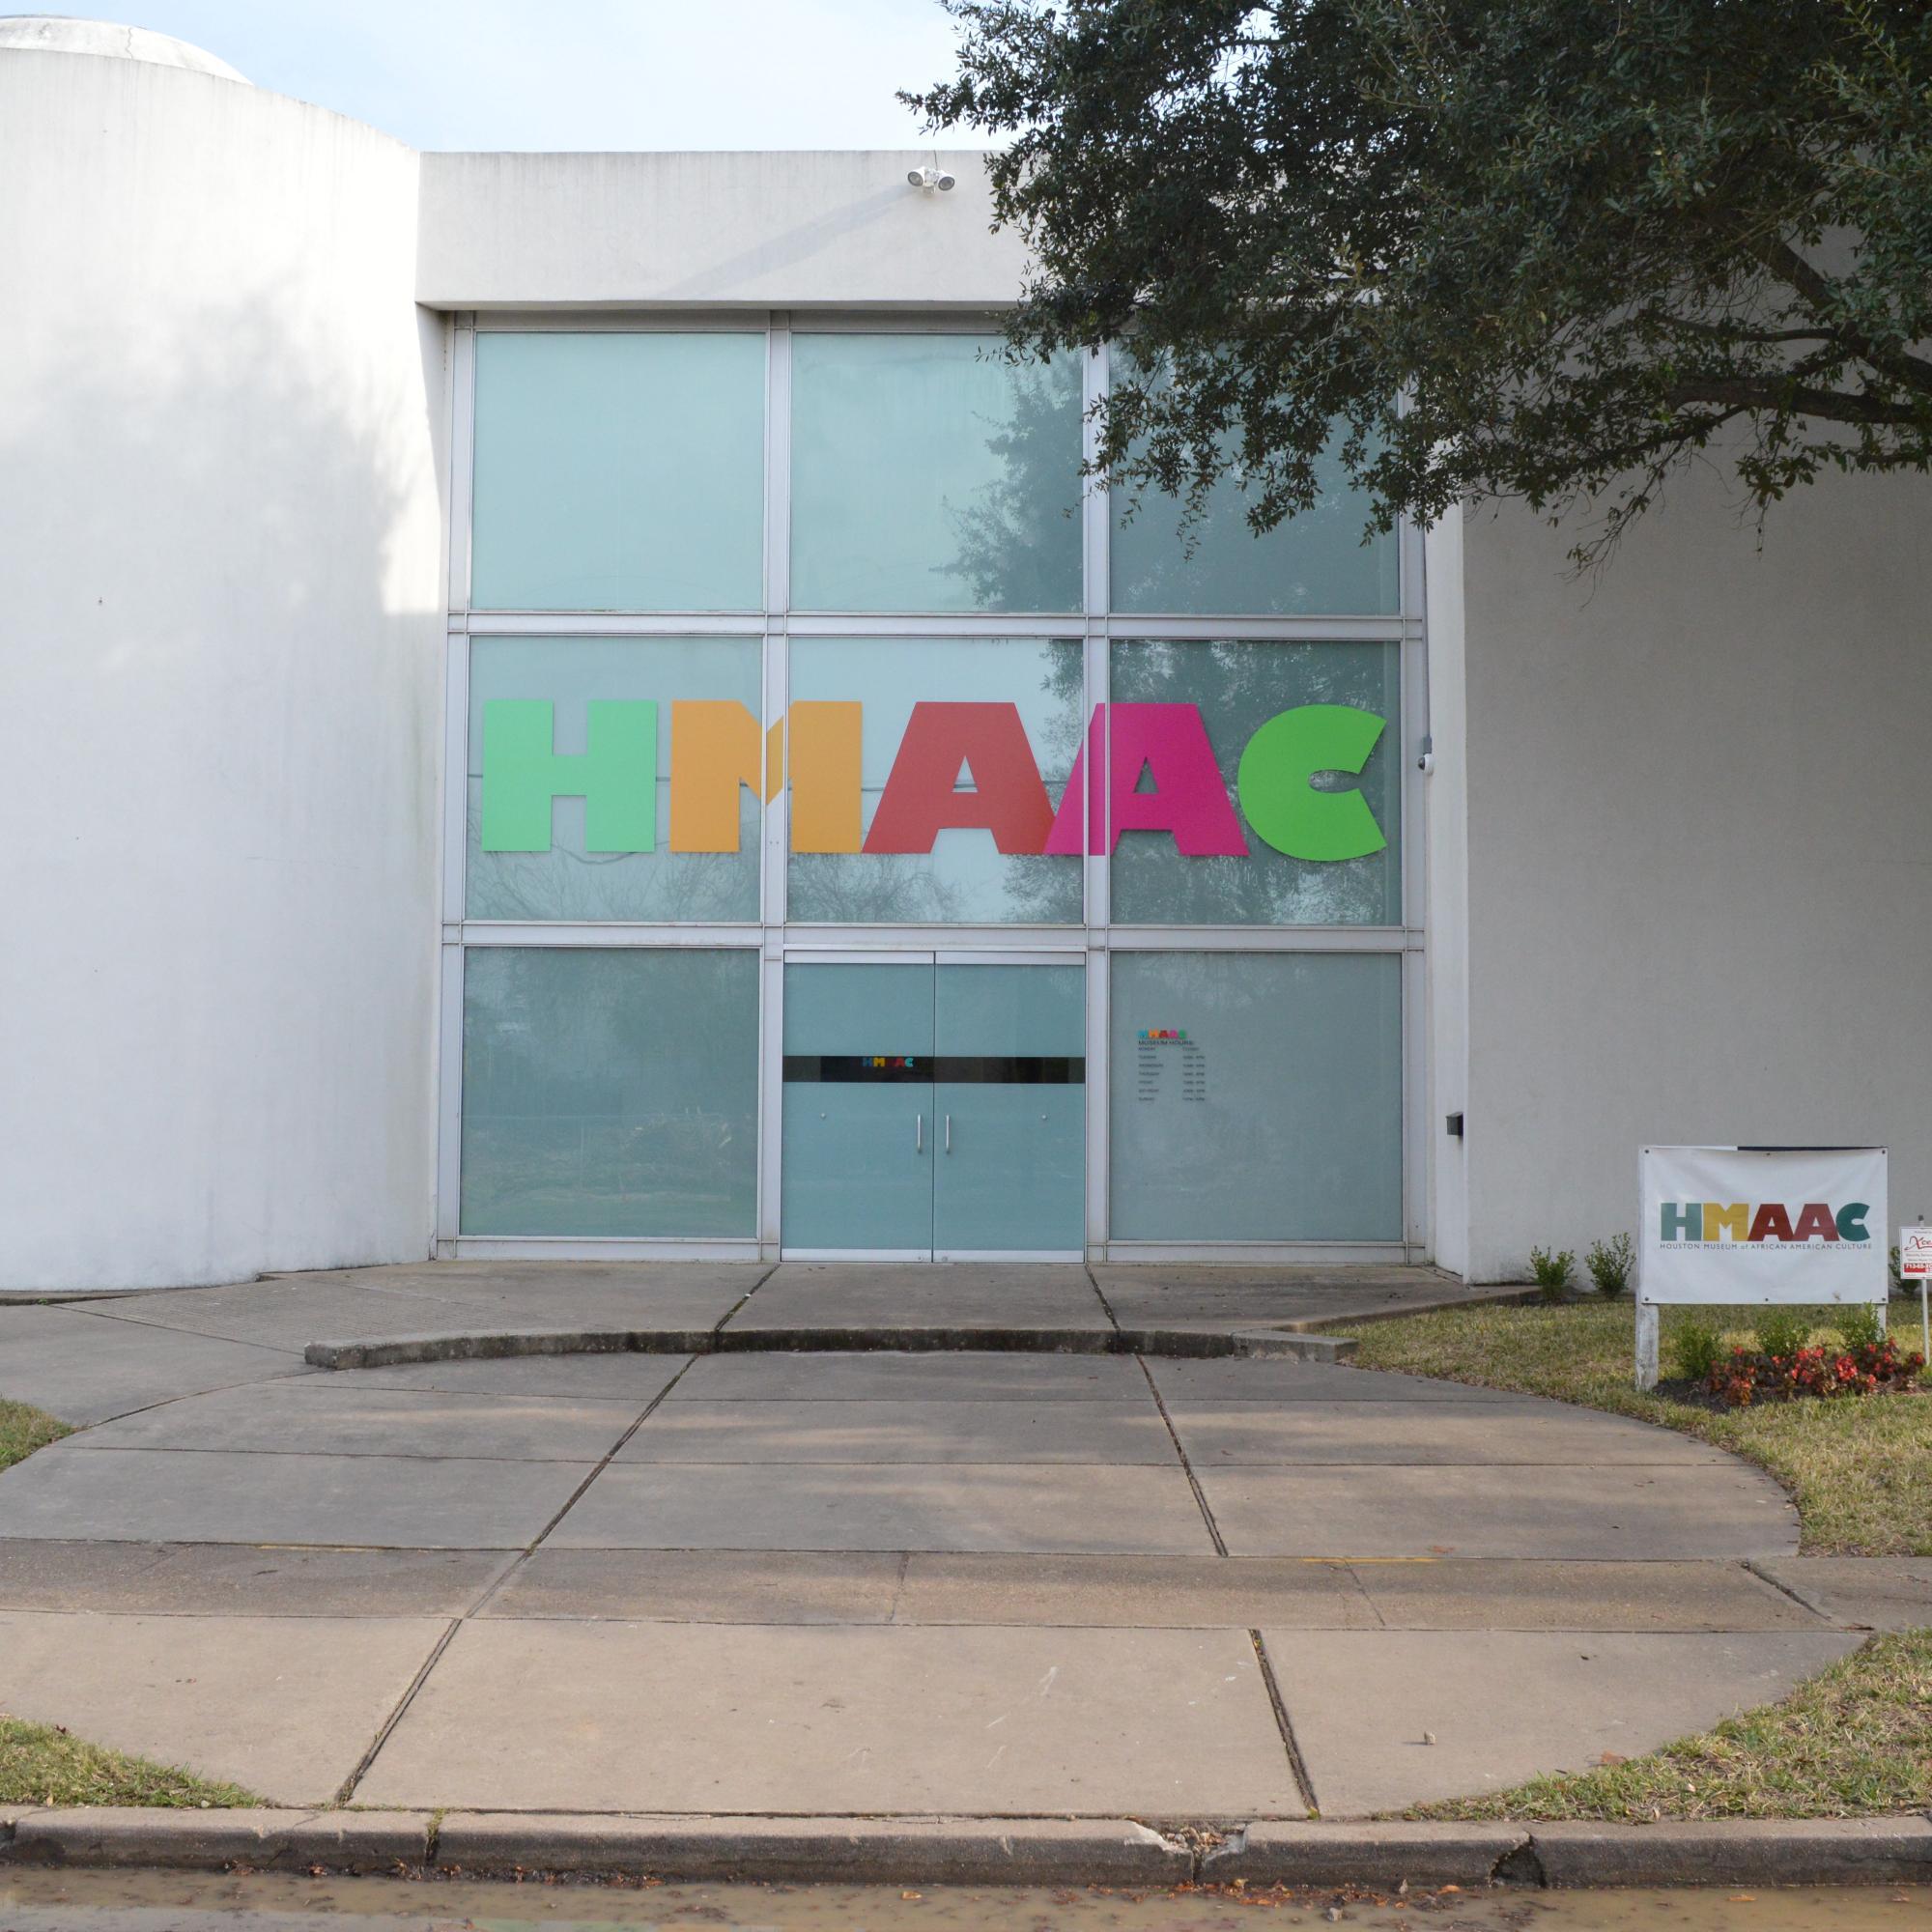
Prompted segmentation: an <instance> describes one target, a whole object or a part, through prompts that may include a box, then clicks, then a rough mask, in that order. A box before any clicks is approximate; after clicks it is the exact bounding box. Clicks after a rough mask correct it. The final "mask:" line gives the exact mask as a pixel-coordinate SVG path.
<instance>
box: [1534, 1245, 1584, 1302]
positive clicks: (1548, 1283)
mask: <svg viewBox="0 0 1932 1932" xmlns="http://www.w3.org/2000/svg"><path fill="white" fill-rule="evenodd" d="M1576 1269H1577V1257H1576V1254H1575V1253H1574V1252H1573V1251H1572V1250H1571V1249H1569V1248H1559V1249H1557V1251H1556V1252H1555V1253H1554V1254H1551V1253H1550V1252H1549V1250H1548V1248H1531V1249H1530V1251H1529V1278H1530V1280H1532V1281H1533V1282H1535V1284H1536V1285H1537V1287H1538V1288H1540V1289H1541V1290H1542V1291H1543V1298H1544V1299H1545V1300H1546V1301H1555V1300H1557V1299H1559V1298H1560V1297H1561V1295H1562V1293H1563V1292H1564V1290H1565V1289H1567V1288H1568V1287H1569V1286H1570V1277H1571V1276H1572V1275H1573V1274H1574V1273H1575V1272H1576Z"/></svg>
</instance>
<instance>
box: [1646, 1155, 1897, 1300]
mask: <svg viewBox="0 0 1932 1932" xmlns="http://www.w3.org/2000/svg"><path fill="white" fill-rule="evenodd" d="M1640 1168H1641V1185H1640V1203H1641V1205H1640V1212H1641V1214H1642V1234H1641V1236H1640V1239H1639V1243H1638V1279H1637V1295H1638V1298H1639V1300H1640V1301H1642V1302H1644V1303H1649V1304H1656V1303H1660V1302H1662V1303H1673V1302H1674V1303H1686V1302H1689V1303H1693V1304H1694V1303H1716V1304H1726V1303H1728V1304H1737V1303H1749V1302H1821V1303H1823V1302H1854V1301H1884V1300H1885V1299H1886V1298H1887V1296H1888V1295H1889V1293H1890V1289H1891V1271H1890V1266H1889V1261H1888V1258H1887V1255H1886V1251H1885V1241H1886V1234H1885V1231H1886V1226H1887V1223H1886V1198H1885V1196H1886V1152H1885V1150H1884V1149H1883V1148H1645V1149H1644V1150H1643V1153H1642V1157H1641V1161H1640Z"/></svg>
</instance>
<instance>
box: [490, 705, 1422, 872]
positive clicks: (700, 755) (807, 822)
mask: <svg viewBox="0 0 1932 1932" xmlns="http://www.w3.org/2000/svg"><path fill="white" fill-rule="evenodd" d="M863 720H864V707H863V706H862V705H860V704H858V703H847V702H838V703H806V704H795V705H793V707H792V708H791V711H790V712H789V713H788V714H787V715H786V716H785V717H784V718H782V719H781V720H780V721H779V722H778V723H777V724H775V725H772V726H771V727H770V729H769V730H767V729H765V728H763V727H762V726H761V725H759V723H758V721H757V719H756V718H754V717H753V715H752V713H751V711H750V710H749V709H747V707H746V706H744V705H743V704H739V703H735V702H730V701H722V700H717V699H703V700H696V699H694V700H690V701H684V700H679V701H676V702H673V703H672V705H671V707H670V825H669V828H668V844H669V849H670V850H671V851H673V852H735V851H737V849H738V836H739V811H738V800H739V794H740V792H741V791H742V790H743V789H745V788H746V787H750V788H751V789H752V790H753V792H755V793H756V794H757V796H758V797H759V798H760V799H762V800H764V801H766V802H767V803H769V802H770V801H771V800H772V799H775V798H776V797H777V796H778V794H779V789H780V787H781V785H783V784H785V783H786V781H787V778H788V779H789V785H790V795H791V796H790V803H791V849H792V850H793V851H794V852H826V853H838V852H843V853H856V852H867V853H922V852H930V851H931V850H932V847H933V841H934V840H935V839H936V838H938V836H939V835H940V833H942V832H946V831H952V830H962V829H963V830H976V831H981V832H985V833H988V834H990V835H991V837H992V839H993V842H994V844H995V846H997V848H998V849H999V850H1000V851H1001V852H1003V853H1005V854H1008V855H1009V856H1018V855H1021V854H1029V853H1046V854H1061V855H1065V856H1068V857H1077V856H1078V855H1079V854H1081V853H1083V852H1085V853H1102V852H1111V851H1112V850H1114V848H1115V847H1116V846H1117V845H1118V844H1119V843H1120V839H1121V835H1122V833H1126V832H1156V833H1165V834H1166V835H1167V836H1168V837H1170V838H1172V839H1173V840H1174V843H1175V846H1176V847H1177V849H1178V850H1179V851H1181V852H1183V853H1185V854H1187V855H1188V856H1190V857H1193V858H1246V857H1248V856H1249V849H1250V848H1249V845H1248V840H1247V837H1246V835H1245V834H1244V833H1243V831H1242V829H1241V818H1245V819H1246V821H1247V825H1248V829H1249V830H1250V831H1252V832H1253V833H1254V835H1255V836H1256V837H1257V838H1260V839H1261V840H1262V842H1263V843H1264V844H1265V845H1268V846H1271V847H1272V848H1273V849H1274V850H1275V851H1277V852H1283V853H1286V854H1287V855H1288V856H1289V857H1290V858H1293V859H1306V860H1315V861H1337V860H1344V859H1362V858H1367V857H1368V856H1370V855H1371V854H1372V853H1376V852H1379V851H1381V850H1382V849H1383V848H1384V847H1385V846H1386V845H1387V843H1388V839H1387V838H1386V837H1385V836H1384V834H1383V832H1382V828H1381V827H1380V826H1379V825H1378V823H1377V822H1376V815H1375V813H1374V811H1373V810H1370V807H1369V802H1368V800H1367V799H1366V798H1364V797H1363V796H1362V793H1361V792H1360V790H1358V789H1353V788H1343V789H1338V790H1328V789H1318V788H1317V786H1316V784H1315V780H1316V779H1317V778H1319V777H1322V776H1324V775H1327V774H1337V775H1341V776H1344V777H1359V776H1360V774H1361V771H1362V768H1363V767H1364V766H1365V765H1366V764H1367V763H1368V760H1369V754H1370V753H1372V752H1373V751H1374V750H1375V748H1376V746H1377V744H1378V742H1379V740H1380V738H1381V735H1382V732H1383V731H1384V729H1386V727H1387V721H1386V720H1385V719H1383V718H1380V717H1378V715H1377V714H1376V713H1374V712H1372V711H1364V710H1361V709H1359V708H1357V707H1356V706H1354V705H1349V704H1301V705H1296V706H1295V707H1294V708H1293V710H1289V711H1281V712H1277V713H1276V714H1275V715H1274V716H1273V717H1272V718H1270V719H1268V720H1267V722H1266V723H1265V724H1264V725H1262V726H1261V727H1260V728H1259V729H1258V730H1257V731H1256V732H1255V733H1254V735H1253V736H1252V737H1250V738H1249V740H1248V742H1247V745H1246V748H1245V749H1244V750H1243V751H1242V753H1241V757H1240V764H1239V767H1238V769H1237V772H1236V785H1235V791H1236V799H1238V801H1239V804H1240V817H1237V816H1236V811H1235V806H1234V804H1233V803H1232V802H1231V801H1230V799H1229V797H1228V788H1227V786H1226V784H1225V783H1224V782H1223V781H1222V779H1221V772H1220V767H1219V764H1218V762H1217V760H1216V758H1215V755H1214V748H1213V746H1212V744H1210V743H1209V741H1208V727H1207V724H1206V722H1205V721H1204V720H1203V718H1202V716H1201V711H1200V708H1199V707H1198V706H1197V705H1193V704H1140V703H1118V704H1100V705H1096V706H1095V707H1094V716H1093V719H1092V720H1091V722H1090V723H1089V725H1088V728H1087V732H1086V736H1085V738H1084V739H1083V741H1082V744H1081V748H1080V751H1079V753H1078V754H1077V755H1076V756H1075V758H1074V761H1073V770H1072V773H1071V774H1070V776H1069V778H1068V780H1067V782H1066V785H1065V789H1064V790H1063V792H1062V794H1061V797H1060V799H1059V801H1058V803H1057V804H1056V802H1055V801H1054V800H1053V798H1052V797H1051V796H1050V795H1049V794H1048V792H1047V789H1046V784H1045V781H1044V780H1042V778H1041V777H1040V772H1039V763H1038V760H1037V758H1036V757H1035V756H1034V752H1033V747H1032V745H1031V744H1029V743H1028V741H1027V735H1026V727H1025V725H1023V724H1022V722H1021V720H1020V712H1019V706H1018V705H1016V704H1003V703H983V704H982V703H955V702H947V703H940V702H931V703H922V704H915V705H914V706H913V708H912V717H911V718H910V720H909V721H908V722H907V725H906V729H905V735H904V736H903V737H902V738H901V740H900V741H899V747H898V751H897V753H896V754H895V757H894V759H893V764H892V770H891V772H890V773H889V774H888V776H887V779H886V783H885V789H884V790H883V791H882V792H881V794H880V796H879V802H878V806H877V808H876V809H875V810H874V811H873V813H872V822H871V825H870V826H869V828H867V827H865V826H864V823H863V808H862V797H863V794H862V789H861V765H860V747H861V725H862V723H863ZM584 745H585V749H584V750H583V751H582V752H580V753H563V752H558V751H557V750H556V748H555V720H554V714H553V712H552V707H551V706H550V704H549V703H547V702H545V701H544V700H542V699H534V698H531V699H526V698H493V699H491V700H489V701H487V702H486V703H485V704H484V706H483V748H482V749H483V812H482V843H483V849H484V851H486V852H547V851H548V850H549V849H550V844H551V803H552V801H553V800H554V799H557V798H581V799H582V800H583V824H584V848H585V850H586V851H590V852H653V851H655V850H656V849H657V847H658V838H659V827H658V822H657V813H658V706H657V704H656V703H655V702H654V701H650V700H642V699H621V700H620V699H611V700H604V701H599V700H596V699H593V700H591V702H590V703H589V704H588V705H587V706H586V719H585V735H584ZM787 766H789V772H788V773H787V769H786V768H787ZM965 777H970V784H969V785H968V786H967V787H966V788H962V785H961V780H962V778H965Z"/></svg>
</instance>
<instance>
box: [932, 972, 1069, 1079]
mask: <svg viewBox="0 0 1932 1932" xmlns="http://www.w3.org/2000/svg"><path fill="white" fill-rule="evenodd" d="M935 999H936V1002H937V1010H938V1039H939V1049H938V1050H939V1052H940V1054H941V1055H942V1056H948V1055H954V1054H958V1055H971V1056H976V1057H977V1056H979V1055H982V1054H984V1055H1008V1054H1017V1055H1020V1056H1021V1057H1023V1058H1030V1057H1034V1056H1038V1055H1044V1056H1046V1057H1048V1058H1052V1059H1065V1060H1081V1059H1084V1058H1085V1057H1086V1053H1087V975H1086V972H1085V970H1084V969H1083V968H1081V967H1079V966H942V967H940V968H939V969H938V974H937V983H936V986H935Z"/></svg>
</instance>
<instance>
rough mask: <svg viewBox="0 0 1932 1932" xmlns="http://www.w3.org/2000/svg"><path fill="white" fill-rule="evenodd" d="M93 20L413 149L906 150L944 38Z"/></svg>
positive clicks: (658, 12)
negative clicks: (899, 93) (214, 62)
mask: <svg viewBox="0 0 1932 1932" xmlns="http://www.w3.org/2000/svg"><path fill="white" fill-rule="evenodd" d="M4 6H5V0H0V9H4ZM110 7H111V8H112V11H111V12H110V11H109V10H110ZM14 9H15V10H17V11H22V12H24V11H26V9H25V7H24V6H23V5H22V0H14ZM60 11H64V12H69V13H73V14H80V13H82V12H83V11H87V12H89V13H92V12H93V10H92V9H86V10H83V8H80V7H69V8H66V9H63V10H60ZM96 17H105V18H112V19H117V20H121V21H124V22H127V23H129V24H132V25H134V26H140V27H152V28H154V29H155V30H156V32H158V33H163V34H172V35H174V36H175V37H176V38H177V39H179V40H184V41H189V42H192V43H194V44H195V45H196V46H198V47H205V48H206V49H207V50H208V51H209V52H210V53H213V54H218V55H219V56H220V57H221V58H222V59H223V60H225V61H227V62H228V63H229V64H230V65H231V66H233V67H237V68H240V69H241V71H242V72H243V73H244V74H246V75H247V76H248V78H249V79H250V80H252V81H254V82H256V83H257V84H258V85H259V86H262V87H269V88H272V89H274V90H275V92H276V93H278V94H292V95H295V96H296V97H297V98H298V99H302V100H311V101H314V102H316V103H317V104H318V105H320V106H323V107H332V108H334V109H335V110H336V111H337V112H338V113H342V114H348V115H353V116H354V117H355V119H356V120H358V121H366V122H368V123H370V124H371V125H372V126H373V127H377V128H382V129H383V130H384V132H385V133H389V134H394V135H396V136H397V137H398V138H399V139H401V140H404V141H408V142H409V143H410V144H411V145H412V146H413V147H418V148H550V149H583V148H878V147H900V146H912V145H914V144H916V143H917V141H918V138H919V136H918V128H917V124H916V123H915V122H914V120H913V118H912V117H911V116H910V115H909V114H907V113H906V111H905V110H904V109H903V108H902V107H900V106H899V105H898V103H897V102H896V101H895V100H894V99H893V91H894V89H895V88H899V87H919V86H923V85H926V84H927V83H929V82H931V81H933V80H936V79H938V78H939V77H940V76H941V75H942V74H944V73H945V72H947V71H949V70H950V68H951V65H952V60H951V52H952V25H951V22H950V21H949V20H948V19H947V17H946V15H945V14H943V13H942V12H941V11H940V9H939V7H938V5H937V0H728V4H721V0H118V4H116V0H102V4H101V5H100V8H99V14H98V15H96Z"/></svg>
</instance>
